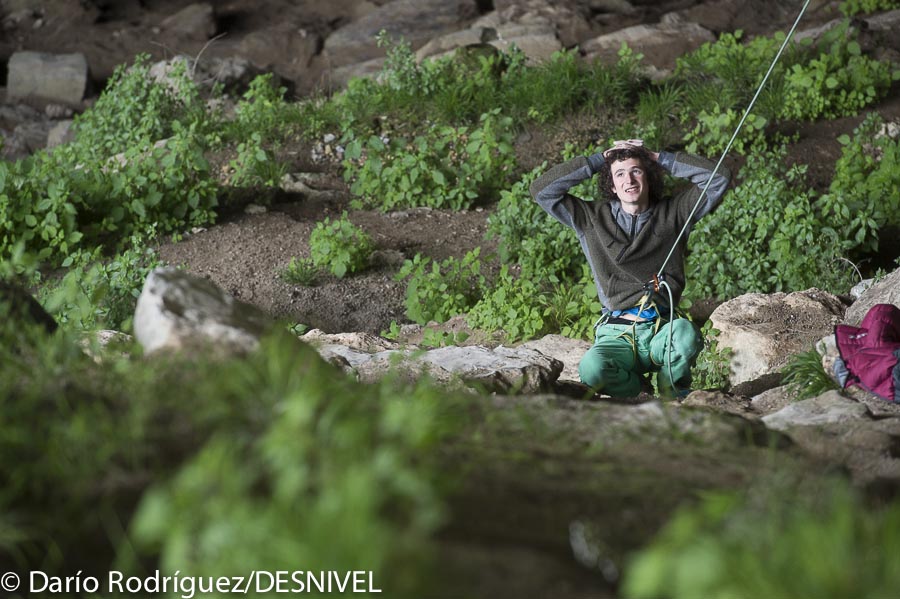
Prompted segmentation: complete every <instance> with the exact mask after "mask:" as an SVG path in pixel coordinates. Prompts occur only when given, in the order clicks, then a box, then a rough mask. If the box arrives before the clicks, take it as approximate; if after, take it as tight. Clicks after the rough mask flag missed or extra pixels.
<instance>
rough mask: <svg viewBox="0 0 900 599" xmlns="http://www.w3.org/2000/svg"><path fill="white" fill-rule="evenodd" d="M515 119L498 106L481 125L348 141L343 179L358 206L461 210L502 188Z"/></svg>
mask: <svg viewBox="0 0 900 599" xmlns="http://www.w3.org/2000/svg"><path fill="white" fill-rule="evenodd" d="M510 123H511V119H509V118H508V117H500V116H499V110H493V111H491V112H489V113H486V114H484V115H482V118H481V122H480V125H479V126H478V127H477V128H474V129H470V128H469V127H465V126H463V127H453V126H444V127H434V128H432V129H430V130H429V131H427V132H426V133H423V134H421V135H418V136H416V137H415V138H414V139H412V140H408V139H406V138H402V137H401V138H393V139H383V138H381V137H379V136H376V135H373V136H371V137H369V138H368V140H366V141H365V142H363V141H361V140H358V139H354V140H353V141H351V142H350V143H348V144H347V148H346V152H345V160H344V178H345V179H347V180H348V181H352V184H351V187H350V190H351V192H352V193H353V194H354V195H356V196H358V197H359V198H360V201H359V202H358V204H360V205H366V206H374V207H378V208H379V209H381V210H384V211H388V210H393V209H396V208H410V207H416V206H431V207H435V208H451V209H454V210H460V209H463V208H468V207H470V206H472V205H473V204H474V202H475V201H476V200H478V198H480V197H482V196H485V195H490V194H491V193H493V192H494V191H495V190H497V189H500V188H502V187H503V185H504V182H505V181H506V179H507V178H508V177H509V175H510V172H511V169H512V166H513V152H512V138H511V135H510V133H509V126H510Z"/></svg>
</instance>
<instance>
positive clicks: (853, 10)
mask: <svg viewBox="0 0 900 599" xmlns="http://www.w3.org/2000/svg"><path fill="white" fill-rule="evenodd" d="M894 8H900V2H897V0H843V2H841V3H840V4H839V5H838V10H840V11H841V13H843V14H844V16H847V17H852V16H855V15H858V14H870V13H873V12H876V11H881V10H891V9H894Z"/></svg>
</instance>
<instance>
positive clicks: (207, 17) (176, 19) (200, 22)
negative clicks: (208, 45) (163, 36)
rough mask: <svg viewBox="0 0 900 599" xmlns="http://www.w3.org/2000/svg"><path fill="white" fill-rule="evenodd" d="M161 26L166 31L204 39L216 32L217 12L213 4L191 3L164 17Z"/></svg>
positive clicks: (179, 35) (185, 36) (189, 37)
mask: <svg viewBox="0 0 900 599" xmlns="http://www.w3.org/2000/svg"><path fill="white" fill-rule="evenodd" d="M159 28H160V29H161V30H163V31H164V32H166V33H169V34H173V35H176V36H178V37H183V38H186V39H190V40H197V41H204V40H208V39H209V38H211V37H213V36H214V35H215V34H216V14H215V9H214V8H213V6H212V4H209V3H208V2H198V3H196V4H189V5H188V6H186V7H184V8H182V9H181V10H180V11H178V12H177V13H175V14H174V15H171V16H169V17H167V18H166V19H164V20H163V21H162V22H161V23H160V24H159Z"/></svg>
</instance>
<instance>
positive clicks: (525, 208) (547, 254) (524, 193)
mask: <svg viewBox="0 0 900 599" xmlns="http://www.w3.org/2000/svg"><path fill="white" fill-rule="evenodd" d="M573 153H574V147H572V146H567V148H566V151H565V153H564V156H563V158H569V157H571V155H572V154H573ZM546 169H547V164H546V163H544V164H542V165H541V166H539V167H536V168H535V169H533V170H532V171H531V172H529V173H526V174H525V175H523V176H522V177H521V178H520V179H519V180H518V181H516V182H515V183H514V184H513V185H512V186H510V187H509V189H504V190H501V191H500V201H499V202H498V204H497V208H496V210H495V211H494V212H493V213H492V214H491V215H490V217H488V235H489V236H491V237H496V238H498V239H499V247H500V258H501V260H502V261H503V262H505V263H508V264H514V263H515V264H518V265H519V266H520V267H521V269H522V275H523V276H524V277H527V278H532V279H535V278H539V279H544V280H548V279H550V278H552V277H555V278H556V279H557V280H558V281H561V282H569V281H573V280H576V279H577V278H578V277H579V275H580V273H581V266H582V264H583V263H584V260H585V259H584V254H583V253H582V252H581V246H580V245H579V244H578V239H577V237H576V236H575V233H574V231H572V230H571V229H570V228H569V227H566V226H564V225H562V224H561V223H559V222H558V221H557V220H556V219H554V218H553V217H552V216H550V215H549V214H547V212H546V211H545V210H544V209H543V208H541V207H540V206H539V205H538V204H537V203H536V202H535V201H534V200H533V199H532V197H531V194H530V193H529V191H528V188H529V186H530V185H531V183H532V182H533V181H534V180H535V179H536V178H537V177H538V176H540V175H541V174H542V173H543V172H544V171H545V170H546ZM571 193H573V194H576V195H578V196H579V197H582V198H585V199H594V198H596V197H597V196H598V195H599V190H598V189H597V185H596V182H595V181H588V182H586V183H583V184H581V185H579V186H578V187H576V188H574V189H572V190H571Z"/></svg>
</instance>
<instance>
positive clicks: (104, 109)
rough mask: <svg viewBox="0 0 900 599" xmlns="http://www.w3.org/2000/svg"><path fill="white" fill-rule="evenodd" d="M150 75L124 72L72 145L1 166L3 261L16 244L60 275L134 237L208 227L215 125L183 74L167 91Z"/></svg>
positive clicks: (140, 62) (143, 69)
mask: <svg viewBox="0 0 900 599" xmlns="http://www.w3.org/2000/svg"><path fill="white" fill-rule="evenodd" d="M148 71H149V67H148V66H147V65H146V57H139V58H138V59H137V61H136V63H135V65H134V67H133V68H132V69H130V70H125V69H124V68H121V67H120V68H119V69H118V70H117V74H116V76H114V77H113V79H112V81H111V82H110V84H109V86H108V87H107V89H106V90H105V91H104V93H103V94H102V95H101V96H100V98H99V99H98V100H97V102H96V104H95V105H94V106H93V107H92V108H90V109H89V110H87V111H86V112H85V113H84V114H82V115H81V117H80V118H79V119H78V120H77V121H76V127H75V130H76V138H75V141H74V142H72V143H70V144H67V145H64V146H61V147H58V148H56V149H55V150H54V151H53V153H52V154H49V153H47V152H46V151H42V152H38V153H37V154H36V155H34V156H33V157H31V158H29V159H26V160H21V161H18V162H16V163H13V164H6V163H0V207H2V208H3V210H2V212H0V256H8V255H9V252H10V250H11V248H12V247H13V246H15V245H16V244H17V243H18V242H22V243H24V247H25V250H26V251H28V252H30V253H33V254H35V255H36V256H37V257H38V259H40V260H42V261H47V262H49V263H50V264H51V265H53V266H58V265H60V264H61V263H62V262H63V261H64V260H65V259H66V257H68V256H69V255H70V254H72V253H74V252H76V251H78V250H80V249H84V250H86V251H90V250H92V249H93V248H94V247H96V246H102V247H103V248H104V249H105V250H109V251H111V252H113V253H114V252H116V251H119V250H122V249H124V247H123V244H124V243H125V241H126V240H128V239H129V238H130V237H131V235H133V234H138V235H146V234H147V233H148V232H149V231H151V230H153V231H156V232H159V233H169V232H174V231H176V230H178V229H181V228H182V227H184V226H185V225H201V224H206V223H208V222H210V221H212V220H213V218H214V216H215V213H214V208H215V207H216V206H217V203H218V200H217V191H218V189H217V186H216V184H215V182H214V181H213V180H212V178H211V176H210V172H209V164H208V162H207V161H206V159H205V157H204V151H205V150H206V149H207V148H208V147H209V146H208V144H209V142H210V138H209V137H208V135H209V130H210V127H212V124H211V121H210V119H209V117H208V116H207V113H206V112H205V108H204V106H203V104H202V102H200V101H199V96H198V94H197V91H196V87H195V86H193V83H192V82H190V80H189V79H187V76H186V74H185V72H184V67H183V65H182V66H181V67H180V68H179V67H176V68H175V69H174V71H173V73H172V74H171V75H170V79H169V80H170V81H171V82H172V86H171V87H170V86H165V85H163V84H160V83H156V82H154V81H152V80H151V79H150V78H149V73H148ZM116 152H118V154H117V155H114V154H115V153H116Z"/></svg>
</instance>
